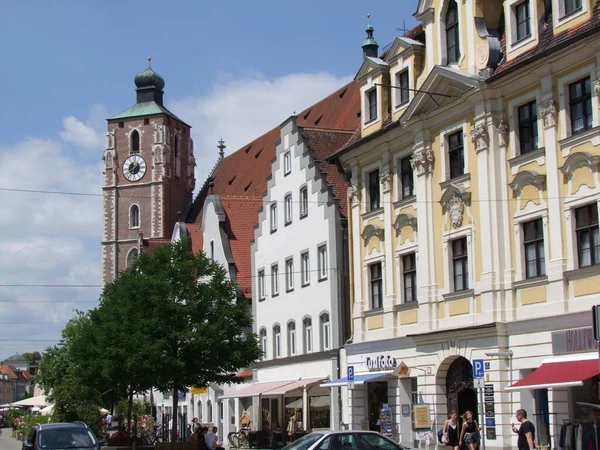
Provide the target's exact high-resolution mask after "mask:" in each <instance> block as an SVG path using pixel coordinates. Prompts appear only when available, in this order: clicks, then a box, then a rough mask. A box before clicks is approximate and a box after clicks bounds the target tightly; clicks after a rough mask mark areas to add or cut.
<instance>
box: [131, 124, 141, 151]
mask: <svg viewBox="0 0 600 450" xmlns="http://www.w3.org/2000/svg"><path fill="white" fill-rule="evenodd" d="M130 139H131V149H130V153H131V154H132V155H133V154H137V153H139V152H140V133H138V130H133V131H132V132H131V137H130Z"/></svg>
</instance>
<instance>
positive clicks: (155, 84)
mask: <svg viewBox="0 0 600 450" xmlns="http://www.w3.org/2000/svg"><path fill="white" fill-rule="evenodd" d="M151 60H152V58H150V57H148V68H147V69H146V70H144V71H143V72H141V73H138V74H137V75H136V76H135V79H134V82H135V85H136V87H137V88H138V89H144V88H156V89H159V90H161V91H162V90H163V89H164V87H165V80H164V78H163V77H161V76H160V75H159V74H157V73H156V72H155V71H154V70H152V67H150V61H151Z"/></svg>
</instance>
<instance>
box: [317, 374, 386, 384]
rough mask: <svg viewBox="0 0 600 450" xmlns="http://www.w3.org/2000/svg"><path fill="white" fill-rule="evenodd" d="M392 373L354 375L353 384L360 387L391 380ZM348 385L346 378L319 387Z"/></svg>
mask: <svg viewBox="0 0 600 450" xmlns="http://www.w3.org/2000/svg"><path fill="white" fill-rule="evenodd" d="M391 375H392V371H391V370H386V371H384V372H371V373H363V374H356V375H354V380H353V381H354V384H355V385H361V384H364V383H368V382H369V381H381V380H387V379H391V378H392V376H391ZM347 384H348V377H343V378H339V379H337V380H333V381H328V382H327V383H323V384H321V387H336V386H346V385H347Z"/></svg>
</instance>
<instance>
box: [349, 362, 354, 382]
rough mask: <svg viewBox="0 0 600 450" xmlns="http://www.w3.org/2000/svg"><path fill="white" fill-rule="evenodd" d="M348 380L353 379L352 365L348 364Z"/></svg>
mask: <svg viewBox="0 0 600 450" xmlns="http://www.w3.org/2000/svg"><path fill="white" fill-rule="evenodd" d="M348 381H354V366H348Z"/></svg>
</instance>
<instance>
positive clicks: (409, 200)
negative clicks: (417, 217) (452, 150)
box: [394, 195, 417, 208]
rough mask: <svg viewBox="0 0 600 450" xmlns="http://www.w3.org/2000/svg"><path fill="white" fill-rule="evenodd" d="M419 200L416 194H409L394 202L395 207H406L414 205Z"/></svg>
mask: <svg viewBox="0 0 600 450" xmlns="http://www.w3.org/2000/svg"><path fill="white" fill-rule="evenodd" d="M416 202H417V196H416V195H407V196H406V197H404V198H402V199H400V200H398V201H397V202H394V208H404V207H405V206H408V205H412V204H413V203H416Z"/></svg>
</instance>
